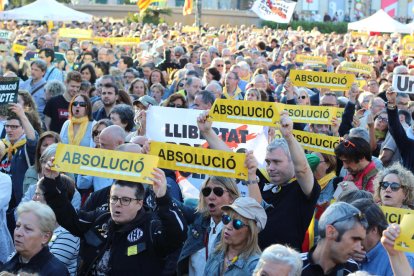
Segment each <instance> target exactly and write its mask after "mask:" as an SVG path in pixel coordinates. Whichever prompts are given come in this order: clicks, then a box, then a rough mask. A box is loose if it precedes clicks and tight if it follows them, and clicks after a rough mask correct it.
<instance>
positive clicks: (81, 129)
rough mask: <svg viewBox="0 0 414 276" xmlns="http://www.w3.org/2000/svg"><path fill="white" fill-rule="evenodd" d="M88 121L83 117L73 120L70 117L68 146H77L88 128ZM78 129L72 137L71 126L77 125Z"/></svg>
mask: <svg viewBox="0 0 414 276" xmlns="http://www.w3.org/2000/svg"><path fill="white" fill-rule="evenodd" d="M88 123H89V119H88V117H87V116H83V117H82V118H75V117H72V118H71V119H70V122H69V129H68V137H69V144H70V145H76V146H79V145H80V142H81V141H82V139H83V136H85V133H86V129H87V128H88ZM78 124H80V126H79V129H78V132H77V133H76V135H74V131H73V126H74V125H78Z"/></svg>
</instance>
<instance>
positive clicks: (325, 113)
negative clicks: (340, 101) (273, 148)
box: [276, 103, 338, 125]
mask: <svg viewBox="0 0 414 276" xmlns="http://www.w3.org/2000/svg"><path fill="white" fill-rule="evenodd" d="M276 107H277V109H278V110H280V111H282V110H286V111H287V112H288V115H289V117H290V118H291V119H292V121H294V122H296V123H307V124H326V125H331V124H332V122H331V121H332V118H333V117H335V116H336V115H337V109H338V108H337V107H332V106H314V105H292V104H281V103H276Z"/></svg>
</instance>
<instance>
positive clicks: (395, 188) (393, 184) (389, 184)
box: [380, 181, 401, 192]
mask: <svg viewBox="0 0 414 276" xmlns="http://www.w3.org/2000/svg"><path fill="white" fill-rule="evenodd" d="M380 187H381V189H382V190H386V189H388V187H390V188H391V191H393V192H396V191H398V190H399V189H400V188H401V184H399V183H397V182H388V181H382V182H380Z"/></svg>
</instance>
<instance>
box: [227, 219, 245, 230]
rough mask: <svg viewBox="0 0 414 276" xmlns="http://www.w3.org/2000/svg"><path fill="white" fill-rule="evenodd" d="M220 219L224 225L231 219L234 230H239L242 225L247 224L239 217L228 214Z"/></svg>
mask: <svg viewBox="0 0 414 276" xmlns="http://www.w3.org/2000/svg"><path fill="white" fill-rule="evenodd" d="M221 221H222V222H223V224H224V225H227V224H229V223H230V221H233V228H234V229H236V230H240V229H242V228H243V227H245V226H247V225H246V224H245V223H244V222H243V221H241V220H239V219H232V218H231V217H230V216H229V215H223V216H222V217H221Z"/></svg>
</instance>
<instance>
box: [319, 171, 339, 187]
mask: <svg viewBox="0 0 414 276" xmlns="http://www.w3.org/2000/svg"><path fill="white" fill-rule="evenodd" d="M335 176H336V174H335V172H331V173H328V174H327V175H325V176H324V177H322V178H321V179H319V180H318V183H319V186H321V190H323V189H325V187H326V185H328V183H329V181H331V179H332V178H334V177H335Z"/></svg>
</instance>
